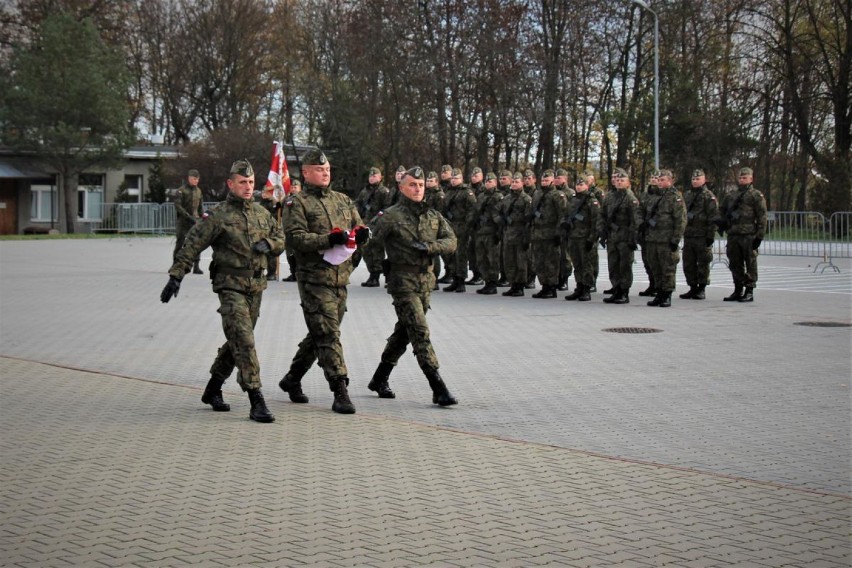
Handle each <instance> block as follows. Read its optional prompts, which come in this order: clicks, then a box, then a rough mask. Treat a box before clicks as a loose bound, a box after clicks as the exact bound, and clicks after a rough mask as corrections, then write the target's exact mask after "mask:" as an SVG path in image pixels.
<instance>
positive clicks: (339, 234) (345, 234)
mask: <svg viewBox="0 0 852 568" xmlns="http://www.w3.org/2000/svg"><path fill="white" fill-rule="evenodd" d="M348 240H349V231H332V232H331V233H329V234H328V244H330V245H331V246H334V245H345V244H346V241H348Z"/></svg>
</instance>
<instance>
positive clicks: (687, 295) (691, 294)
mask: <svg viewBox="0 0 852 568" xmlns="http://www.w3.org/2000/svg"><path fill="white" fill-rule="evenodd" d="M696 292H698V286H690V287H689V292H686V293H685V294H680V299H681V300H691V299H693V298H694V297H695V294H696Z"/></svg>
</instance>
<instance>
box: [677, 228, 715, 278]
mask: <svg viewBox="0 0 852 568" xmlns="http://www.w3.org/2000/svg"><path fill="white" fill-rule="evenodd" d="M712 262H713V247H712V246H709V247H708V246H707V244H706V241H705V238H704V237H684V239H683V275H684V276H686V283H687V284H689V287H690V288H692V287H693V286H706V285H707V284H710V263H712Z"/></svg>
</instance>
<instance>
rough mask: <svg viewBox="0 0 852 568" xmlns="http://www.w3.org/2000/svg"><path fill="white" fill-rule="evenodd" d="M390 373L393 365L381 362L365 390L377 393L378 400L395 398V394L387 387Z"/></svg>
mask: <svg viewBox="0 0 852 568" xmlns="http://www.w3.org/2000/svg"><path fill="white" fill-rule="evenodd" d="M391 371H393V365H391V364H390V363H385V362H384V361H382V362H381V363H379V366H378V368H376V372H375V373H373V378H372V379H371V380H370V384H368V385H367V388H368V389H370V390H371V391H373V392H375V393H377V394H378V395H379V398H396V394H394V392H393V391H392V390H391V388H390V386H388V380H390V374H391Z"/></svg>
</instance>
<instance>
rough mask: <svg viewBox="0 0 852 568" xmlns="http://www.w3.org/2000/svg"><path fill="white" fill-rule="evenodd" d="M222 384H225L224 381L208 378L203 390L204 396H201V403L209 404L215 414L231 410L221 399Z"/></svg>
mask: <svg viewBox="0 0 852 568" xmlns="http://www.w3.org/2000/svg"><path fill="white" fill-rule="evenodd" d="M223 384H225V379H217V378H215V377H210V380H209V381H208V382H207V387H206V388H205V389H204V394H202V395H201V402H203V403H204V404H209V405H210V406H211V407H212V408H213V410H215V411H216V412H228V411H229V410H231V405H230V404H228V403H226V402H225V399H223V398H222V385H223Z"/></svg>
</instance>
